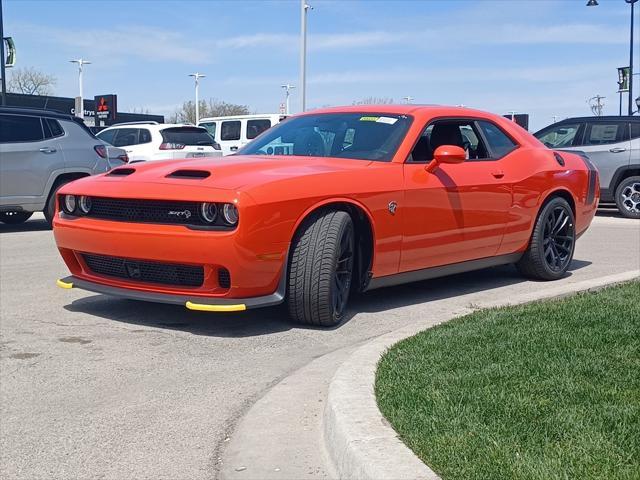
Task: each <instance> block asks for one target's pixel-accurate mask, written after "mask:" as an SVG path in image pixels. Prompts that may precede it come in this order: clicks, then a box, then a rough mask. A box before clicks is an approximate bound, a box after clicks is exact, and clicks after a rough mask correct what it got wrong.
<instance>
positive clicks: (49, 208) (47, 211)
mask: <svg viewBox="0 0 640 480" xmlns="http://www.w3.org/2000/svg"><path fill="white" fill-rule="evenodd" d="M71 181H73V180H56V183H54V184H53V188H52V189H51V193H49V198H47V204H46V205H45V207H44V212H43V213H44V218H45V219H46V221H47V224H48V225H49V228H52V227H53V216H54V215H55V213H56V197H57V196H58V190H60V188H62V186H63V185H66V184H67V183H69V182H71Z"/></svg>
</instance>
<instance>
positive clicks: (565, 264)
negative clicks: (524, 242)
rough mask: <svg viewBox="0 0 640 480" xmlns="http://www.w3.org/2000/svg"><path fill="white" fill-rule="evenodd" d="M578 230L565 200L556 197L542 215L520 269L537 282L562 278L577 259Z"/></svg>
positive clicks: (519, 265) (537, 222) (539, 215)
mask: <svg viewBox="0 0 640 480" xmlns="http://www.w3.org/2000/svg"><path fill="white" fill-rule="evenodd" d="M575 245H576V229H575V219H574V216H573V211H572V210H571V206H570V205H569V203H568V202H567V201H566V200H565V199H564V198H561V197H553V198H551V200H549V201H548V202H547V203H545V204H544V205H543V207H542V209H541V210H540V213H539V214H538V218H537V219H536V223H535V226H534V227H533V233H532V234H531V240H530V241H529V247H528V248H527V251H526V252H525V253H524V255H523V256H522V258H521V259H520V260H519V261H518V263H517V264H516V267H517V268H518V270H519V271H520V273H522V274H523V275H524V276H526V277H529V278H532V279H535V280H557V279H559V278H562V277H563V276H564V275H565V273H566V272H567V269H568V268H569V265H571V260H572V259H573V252H574V249H575Z"/></svg>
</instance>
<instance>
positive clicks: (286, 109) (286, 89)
mask: <svg viewBox="0 0 640 480" xmlns="http://www.w3.org/2000/svg"><path fill="white" fill-rule="evenodd" d="M280 87H281V88H284V92H285V93H284V105H285V107H284V114H285V115H289V95H291V93H290V92H291V90H293V89H294V88H296V86H295V85H291V84H290V83H287V84H285V85H280Z"/></svg>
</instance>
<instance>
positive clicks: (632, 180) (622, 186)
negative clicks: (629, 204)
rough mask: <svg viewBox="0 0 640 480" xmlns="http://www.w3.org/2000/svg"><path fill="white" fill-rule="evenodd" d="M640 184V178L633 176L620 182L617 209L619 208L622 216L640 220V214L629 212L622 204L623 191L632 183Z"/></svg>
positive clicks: (617, 189) (617, 190)
mask: <svg viewBox="0 0 640 480" xmlns="http://www.w3.org/2000/svg"><path fill="white" fill-rule="evenodd" d="M635 182H640V177H638V176H633V177H627V178H625V179H624V180H622V181H621V182H620V184H619V185H618V188H616V207H618V211H619V212H620V215H622V216H624V217H626V218H640V213H633V212H630V211H629V210H627V209H626V208H625V207H624V205H623V204H622V191H623V190H624V189H625V188H626V187H627V186H628V185H629V184H631V183H635Z"/></svg>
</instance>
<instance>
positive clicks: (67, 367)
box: [0, 211, 640, 479]
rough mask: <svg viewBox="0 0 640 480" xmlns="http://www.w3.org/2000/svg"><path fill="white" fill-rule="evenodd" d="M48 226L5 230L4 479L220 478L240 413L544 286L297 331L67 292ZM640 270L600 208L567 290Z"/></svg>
mask: <svg viewBox="0 0 640 480" xmlns="http://www.w3.org/2000/svg"><path fill="white" fill-rule="evenodd" d="M41 218H42V217H40V216H36V217H34V219H32V220H30V221H28V222H27V223H26V224H24V225H22V226H20V227H11V228H9V227H7V226H0V264H1V265H0V266H1V269H0V272H1V275H0V278H1V281H0V316H1V322H0V334H1V339H0V340H1V342H0V403H1V405H0V406H1V410H0V418H1V422H0V456H1V458H0V465H1V467H2V471H1V472H0V473H1V476H2V478H11V479H13V478H16V479H35V478H89V477H91V478H114V479H115V478H213V477H215V476H216V475H217V473H218V471H219V469H220V466H219V458H220V457H221V455H222V450H223V448H224V445H225V439H226V438H228V436H229V435H230V433H231V432H232V431H233V428H234V426H235V425H236V423H237V421H238V419H239V418H241V417H242V415H243V413H244V412H245V411H247V409H248V408H249V407H250V406H251V405H252V404H253V403H254V402H255V401H256V400H257V399H258V398H260V397H261V396H262V395H263V394H264V393H265V392H266V391H267V390H268V389H269V388H270V386H272V385H274V384H275V383H277V382H278V381H279V380H280V379H282V378H284V377H286V376H287V375H288V374H289V373H291V372H294V371H295V370H297V369H299V368H300V367H302V366H304V365H305V364H307V363H309V362H310V361H311V360H313V359H314V358H317V357H319V356H321V355H324V354H326V353H328V352H331V351H334V350H337V349H340V348H343V347H346V346H349V345H354V344H356V343H359V342H362V341H364V340H366V339H369V338H372V337H375V336H378V335H381V334H384V333H387V332H389V331H392V330H394V329H396V328H399V327H401V326H405V325H407V324H408V323H409V322H411V321H412V319H414V318H417V317H418V316H424V315H430V314H434V312H435V311H436V310H435V309H434V306H435V305H437V304H442V303H443V302H446V303H447V304H450V303H457V304H459V305H464V306H467V305H471V304H473V303H474V300H475V299H478V298H484V297H485V296H487V295H493V296H508V295H509V294H510V293H513V292H522V291H526V290H530V289H533V288H536V283H535V282H529V281H525V280H523V279H522V278H521V277H520V276H519V275H518V274H517V272H516V271H515V269H513V268H512V267H498V268H493V269H488V270H484V271H480V272H475V273H467V274H462V275H457V276H453V277H448V278H445V279H439V280H434V281H428V282H422V283H417V284H412V285H407V286H403V287H394V288H389V289H385V290H378V291H375V292H373V293H371V294H367V295H364V296H362V297H360V298H358V299H356V300H355V301H354V302H352V308H351V315H350V319H349V320H348V321H347V322H346V323H344V324H342V325H341V326H339V327H338V328H335V329H331V330H321V329H311V328H300V327H298V326H295V325H292V324H290V323H288V321H287V320H286V314H285V312H284V311H283V310H282V309H281V308H272V309H265V310H256V311H251V312H245V313H241V314H233V315H221V314H211V313H201V312H192V311H188V310H186V309H184V308H182V307H179V306H166V305H156V304H147V303H141V302H135V301H129V300H120V299H115V298H109V297H105V296H102V295H97V294H93V293H89V292H83V291H80V290H71V291H66V290H61V289H59V288H57V287H56V285H55V281H56V279H57V278H60V277H63V276H65V275H67V271H66V268H65V266H64V264H63V262H62V260H61V259H60V258H59V256H58V253H57V251H56V249H55V245H54V241H53V237H52V234H51V232H50V231H48V230H46V229H45V225H44V221H43V220H42V219H41ZM638 268H640V222H638V221H634V220H627V219H623V218H619V217H618V216H617V214H616V213H615V212H614V211H602V212H601V213H600V214H599V215H598V217H596V219H595V221H594V223H593V225H592V226H591V228H590V230H589V231H588V232H587V233H586V234H585V235H584V236H583V237H582V238H581V239H580V240H579V241H578V244H577V249H576V254H575V260H574V262H573V264H572V267H571V269H570V272H571V274H570V275H569V276H568V277H567V278H565V279H563V280H561V281H560V282H564V283H570V282H578V281H582V280H586V279H590V278H596V277H599V276H604V275H611V274H614V273H618V272H625V271H628V270H633V269H638ZM308 478H313V475H308Z"/></svg>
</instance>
